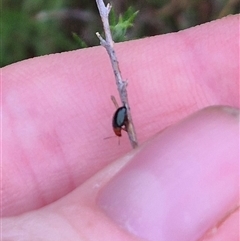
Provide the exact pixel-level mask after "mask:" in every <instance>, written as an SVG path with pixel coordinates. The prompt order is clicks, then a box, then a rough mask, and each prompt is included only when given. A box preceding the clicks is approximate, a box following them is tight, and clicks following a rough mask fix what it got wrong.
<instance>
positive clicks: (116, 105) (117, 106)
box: [111, 95, 119, 109]
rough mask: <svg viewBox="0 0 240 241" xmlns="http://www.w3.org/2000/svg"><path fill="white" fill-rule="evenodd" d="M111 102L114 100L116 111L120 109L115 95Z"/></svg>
mask: <svg viewBox="0 0 240 241" xmlns="http://www.w3.org/2000/svg"><path fill="white" fill-rule="evenodd" d="M111 100H112V102H113V104H114V105H115V107H116V109H118V108H119V105H118V103H117V101H116V98H115V97H114V96H113V95H111Z"/></svg>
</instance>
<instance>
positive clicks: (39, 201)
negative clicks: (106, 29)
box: [2, 15, 239, 241]
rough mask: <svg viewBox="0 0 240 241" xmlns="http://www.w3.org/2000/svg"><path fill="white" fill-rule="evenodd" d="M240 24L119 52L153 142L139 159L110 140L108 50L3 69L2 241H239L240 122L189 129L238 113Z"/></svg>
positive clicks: (137, 118) (140, 127) (144, 134)
mask: <svg viewBox="0 0 240 241" xmlns="http://www.w3.org/2000/svg"><path fill="white" fill-rule="evenodd" d="M238 20H239V15H238V16H231V17H228V18H224V19H222V20H218V21H215V22H212V23H209V24H205V25H202V26H199V27H195V28H191V29H189V30H186V31H182V32H179V33H175V34H169V35H162V36H156V37H153V38H146V39H142V40H137V41H130V42H126V43H122V44H117V45H116V51H117V55H118V57H119V62H120V68H121V71H122V74H123V77H125V78H128V80H129V86H128V94H129V99H130V104H131V108H132V115H133V121H134V123H135V128H136V130H137V134H138V137H139V141H140V143H143V142H144V141H147V144H145V145H141V146H140V147H139V149H137V150H134V151H130V149H131V147H130V144H129V143H128V140H127V137H126V135H125V136H124V137H123V138H122V139H121V145H120V146H118V144H117V143H118V141H117V140H116V141H115V140H114V139H110V140H103V138H104V137H107V136H110V135H113V134H112V130H111V116H112V114H113V112H114V111H115V110H114V106H113V105H112V103H111V101H110V95H112V94H113V95H115V96H117V92H116V87H115V84H114V80H113V74H112V70H111V67H110V62H109V60H108V56H107V54H106V52H105V50H104V49H103V48H102V47H96V48H89V49H84V50H79V51H73V52H68V53H63V54H56V55H50V56H43V57H40V58H35V59H32V60H27V61H23V62H19V63H16V64H14V65H11V66H8V67H6V68H4V69H3V70H2V77H3V78H2V79H3V83H2V86H3V92H2V94H3V96H2V99H3V120H2V126H3V132H2V135H3V140H4V142H3V146H2V150H3V152H2V156H3V162H2V164H3V173H2V180H3V202H2V210H3V215H4V216H5V217H6V218H4V219H3V240H7V238H8V239H10V240H17V239H18V238H19V237H21V238H22V239H23V240H45V241H46V240H58V241H60V240H99V241H101V240H104V241H107V240H140V239H139V237H143V238H147V239H148V240H150V241H152V240H171V241H172V240H173V237H174V240H198V239H199V238H200V237H204V236H205V238H206V236H207V235H208V237H207V238H208V239H207V240H236V239H237V236H236V235H238V227H237V226H236V225H238V222H237V218H238V212H239V210H238V205H239V204H238V188H237V187H238V183H237V180H238V177H239V173H238V165H239V160H238V148H237V146H236V145H237V143H238V137H239V133H238V122H237V115H238V114H237V111H235V110H230V109H226V108H220V107H218V108H217V107H216V108H210V109H207V110H203V111H201V112H199V113H198V114H195V115H194V116H191V117H189V118H188V119H186V120H185V121H183V122H180V123H178V122H179V121H180V120H181V119H182V118H184V117H187V116H189V115H190V114H192V113H193V112H196V111H198V110H200V109H202V108H204V107H207V106H211V105H229V106H232V107H239V106H238V105H239V102H238V98H239V66H238V64H239V59H238V52H237V51H236V48H237V47H238V45H239V42H238V41H239V39H238V27H239V23H238ZM177 123H178V124H177ZM170 125H173V126H172V127H169V128H167V127H168V126H170ZM165 128H167V129H166V130H165V131H163V132H161V133H159V131H161V130H163V129H165ZM156 133H158V134H156ZM153 135H156V137H155V138H152V136H153ZM213 147H216V148H213ZM217 148H218V149H217ZM129 151H130V152H129ZM121 156H123V157H122V158H121V159H118V158H119V157H121ZM131 160H132V162H131V163H130V164H129V165H127V167H126V168H124V167H125V166H126V164H127V163H128V162H130V161H131ZM122 168H124V170H125V171H122V172H119V171H120V170H121V169H122ZM100 170H101V171H100ZM143 170H145V171H144V172H143ZM146 170H147V171H146ZM97 172H98V173H97ZM118 172H119V173H120V174H118V175H117V173H118ZM115 175H116V177H115V178H113V179H112V181H110V179H111V178H112V177H113V176H115ZM104 186H105V187H104ZM102 187H103V189H102ZM73 189H75V190H74V191H72V190H73ZM156 190H159V193H157V192H156ZM71 191H72V192H71ZM99 193H100V194H99ZM60 198H61V199H60ZM96 200H97V201H96ZM116 201H118V203H117V204H116ZM110 207H112V209H110ZM135 207H136V209H134V208H135ZM156 207H157V208H158V207H159V209H157V210H156ZM30 211H31V212H30ZM166 212H167V213H166ZM122 214H124V215H125V216H126V220H124V218H123V217H122ZM148 214H150V215H148ZM16 215H20V216H16ZM109 216H110V217H111V218H109ZM140 218H142V219H143V221H141V220H140V221H141V222H140V221H139V222H138V220H139V219H140ZM148 218H149V220H148ZM112 220H114V221H112ZM152 224H156V229H155V228H154V225H152ZM141 225H143V226H141ZM147 225H149V226H147ZM216 225H217V229H214V230H215V231H216V232H215V233H213V234H212V236H211V237H209V230H210V233H211V231H212V230H213V228H216ZM119 227H123V228H119ZM184 228H185V229H184ZM126 229H128V231H130V233H128V231H127V230H126ZM131 233H134V234H136V236H135V235H133V234H131ZM148 235H150V236H148ZM173 235H174V236H173ZM231 235H232V236H231ZM176 237H177V238H176ZM226 237H227V238H226Z"/></svg>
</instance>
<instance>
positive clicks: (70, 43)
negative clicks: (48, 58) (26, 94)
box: [0, 0, 240, 67]
mask: <svg viewBox="0 0 240 241" xmlns="http://www.w3.org/2000/svg"><path fill="white" fill-rule="evenodd" d="M105 3H107V2H106V0H105ZM111 3H112V5H113V8H114V10H115V12H116V14H117V15H119V14H124V12H126V10H127V9H128V7H129V6H131V7H132V8H133V9H134V10H135V11H137V10H138V11H139V12H138V15H137V17H136V18H135V20H134V26H133V27H132V28H130V29H128V31H127V34H126V36H125V38H126V40H129V39H137V38H142V37H146V36H153V35H157V34H164V33H169V32H176V31H179V30H182V29H185V28H189V27H191V26H195V25H198V24H202V23H205V22H209V21H211V20H214V19H218V18H222V17H224V16H226V15H229V14H236V13H238V12H239V8H240V2H239V0H145V1H143V0H135V1H133V0H132V1H131V0H130V1H124V0H111ZM96 31H99V32H101V31H102V23H101V20H100V17H99V14H98V11H97V7H96V3H95V1H94V0H82V1H81V0H78V1H77V0H53V1H49V0H3V1H2V2H1V62H0V66H1V67H2V66H5V65H8V64H11V63H14V62H17V61H20V60H23V59H27V58H31V57H35V56H39V55H45V54H50V53H56V52H62V51H68V50H74V49H78V48H81V47H83V46H84V45H85V44H86V45H87V46H89V47H90V46H94V45H99V41H98V39H97V38H96V35H95V32H96ZM72 33H76V34H77V35H78V36H79V37H80V38H81V40H82V41H83V42H84V43H85V44H83V45H82V46H80V45H79V42H77V41H76V40H75V39H74V38H73V35H72Z"/></svg>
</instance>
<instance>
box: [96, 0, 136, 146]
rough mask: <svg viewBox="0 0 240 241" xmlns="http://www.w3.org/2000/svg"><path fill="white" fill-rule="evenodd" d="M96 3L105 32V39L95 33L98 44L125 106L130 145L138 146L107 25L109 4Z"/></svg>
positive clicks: (98, 0)
mask: <svg viewBox="0 0 240 241" xmlns="http://www.w3.org/2000/svg"><path fill="white" fill-rule="evenodd" d="M96 3H97V7H98V10H99V13H100V17H101V19H102V22H103V28H104V33H105V38H106V39H104V38H103V37H102V36H101V35H100V34H99V33H96V35H97V37H98V38H99V40H100V44H101V45H102V46H103V47H104V48H105V49H106V50H107V53H108V55H109V58H110V60H111V64H112V68H113V72H114V75H115V80H116V85H117V88H118V92H119V96H120V99H121V101H122V104H123V105H124V106H126V108H127V116H128V122H129V123H128V126H127V133H128V137H129V140H130V142H131V145H132V147H133V148H136V147H137V146H138V142H137V136H136V132H135V128H134V125H133V121H132V115H131V111H130V106H129V102H128V95H127V82H126V81H124V80H123V79H122V75H121V71H120V69H119V64H118V60H117V56H116V53H115V50H114V48H113V44H114V42H113V39H112V35H111V31H110V26H109V20H108V16H109V12H110V10H111V5H110V4H109V3H108V4H107V5H105V4H104V2H103V0H96Z"/></svg>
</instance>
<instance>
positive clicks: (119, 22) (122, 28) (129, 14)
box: [109, 7, 138, 42]
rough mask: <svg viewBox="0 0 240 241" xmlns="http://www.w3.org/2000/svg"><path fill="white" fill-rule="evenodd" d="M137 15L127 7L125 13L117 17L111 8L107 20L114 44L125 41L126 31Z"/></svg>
mask: <svg viewBox="0 0 240 241" xmlns="http://www.w3.org/2000/svg"><path fill="white" fill-rule="evenodd" d="M137 14H138V11H135V10H134V8H133V7H129V8H128V9H127V11H126V12H124V13H123V14H120V16H117V14H116V12H115V11H114V8H112V10H111V12H110V15H109V20H110V29H111V32H112V37H113V40H114V41H115V42H122V41H125V40H127V36H126V33H127V30H128V29H129V28H131V27H132V26H133V22H134V20H135V18H136V16H137Z"/></svg>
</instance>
